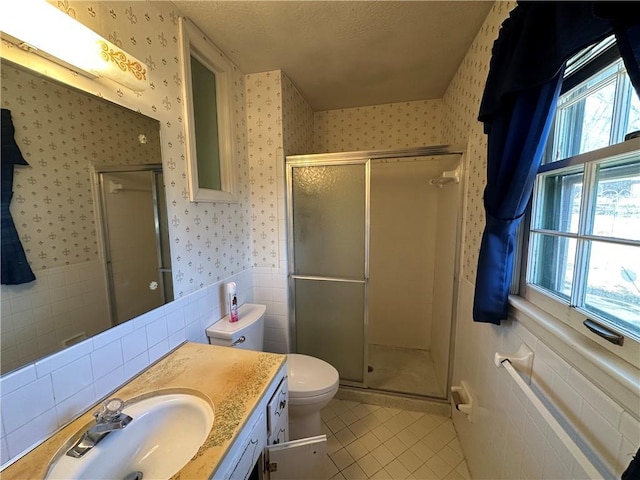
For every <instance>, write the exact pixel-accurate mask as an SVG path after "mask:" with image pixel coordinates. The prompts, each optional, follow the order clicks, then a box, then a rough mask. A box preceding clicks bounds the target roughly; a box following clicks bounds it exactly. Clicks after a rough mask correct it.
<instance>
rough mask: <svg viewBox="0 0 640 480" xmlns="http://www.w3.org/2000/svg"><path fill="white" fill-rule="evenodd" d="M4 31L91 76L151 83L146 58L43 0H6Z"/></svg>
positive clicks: (138, 85)
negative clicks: (138, 55) (129, 50)
mask: <svg viewBox="0 0 640 480" xmlns="http://www.w3.org/2000/svg"><path fill="white" fill-rule="evenodd" d="M0 31H2V32H4V33H6V34H7V35H8V36H9V38H7V40H8V41H11V42H12V43H17V45H18V46H20V47H21V48H25V49H27V50H29V51H32V52H33V53H36V54H40V55H42V56H45V57H47V58H49V57H52V58H50V59H52V60H54V61H56V60H59V61H60V62H61V63H62V64H63V65H65V66H67V67H69V66H71V67H72V68H73V69H74V70H78V71H79V73H83V74H85V75H87V76H90V77H104V78H108V79H110V80H113V81H114V82H118V83H119V84H121V85H124V86H126V87H128V88H130V89H131V90H135V91H142V90H144V89H146V88H147V86H148V85H149V80H148V78H147V71H148V67H147V66H146V65H145V64H144V63H143V62H141V61H140V60H138V59H136V58H135V57H133V56H131V55H129V54H128V53H126V52H124V51H123V50H122V49H121V48H120V47H118V46H116V45H114V44H113V43H111V42H109V41H108V40H105V39H104V38H102V37H101V36H100V35H98V34H97V33H95V32H94V31H93V30H91V29H89V28H87V27H85V26H84V25H83V24H81V23H80V22H78V21H77V20H74V19H73V18H71V17H70V16H68V15H67V14H65V13H64V12H62V11H60V10H58V9H57V8H56V7H54V6H53V5H50V4H49V3H46V2H45V1H43V0H9V1H3V2H2V15H1V16H0ZM11 37H13V38H11ZM16 40H17V42H16Z"/></svg>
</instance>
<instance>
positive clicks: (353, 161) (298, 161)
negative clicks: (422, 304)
mask: <svg viewBox="0 0 640 480" xmlns="http://www.w3.org/2000/svg"><path fill="white" fill-rule="evenodd" d="M313 156H314V157H316V158H314V159H312V160H308V159H307V158H300V157H308V156H306V155H305V156H287V157H286V162H285V166H286V181H287V238H288V239H289V240H290V241H288V242H287V249H288V252H287V256H288V262H287V263H288V267H289V272H288V282H289V311H290V312H291V322H290V332H289V335H290V336H289V338H290V339H291V346H292V348H293V350H294V351H297V336H296V309H295V298H296V293H295V292H296V287H295V281H296V280H311V281H329V282H347V283H361V284H364V319H363V324H362V328H363V342H364V344H363V356H364V358H363V371H362V382H355V381H351V380H344V379H340V384H341V385H349V386H355V387H366V383H365V377H366V373H367V358H368V351H367V350H368V342H367V338H368V329H369V226H370V221H369V204H370V201H369V200H370V198H369V197H370V185H369V180H370V177H371V161H370V159H369V158H367V157H357V158H353V157H349V156H343V157H342V158H336V159H333V158H324V159H322V158H317V157H318V156H315V155H313ZM323 156H325V155H323ZM325 157H326V156H325ZM342 165H364V169H365V174H364V175H365V188H364V192H365V193H364V195H365V198H364V202H365V209H364V216H365V218H364V231H365V238H364V258H363V263H364V275H363V279H349V278H335V277H322V276H310V275H297V274H296V273H295V254H294V242H293V191H292V190H293V169H294V168H299V167H321V166H324V167H336V166H342Z"/></svg>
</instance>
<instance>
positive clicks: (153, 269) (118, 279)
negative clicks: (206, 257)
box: [94, 164, 173, 326]
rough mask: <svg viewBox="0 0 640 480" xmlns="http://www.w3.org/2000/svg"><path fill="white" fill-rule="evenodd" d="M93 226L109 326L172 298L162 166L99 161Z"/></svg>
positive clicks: (96, 170)
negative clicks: (96, 216) (97, 235)
mask: <svg viewBox="0 0 640 480" xmlns="http://www.w3.org/2000/svg"><path fill="white" fill-rule="evenodd" d="M94 175H95V178H96V183H97V185H98V192H97V193H98V195H97V202H98V206H99V208H98V211H99V219H100V222H99V230H100V233H101V240H102V245H103V255H102V257H103V260H104V266H105V272H106V275H107V289H108V295H107V296H108V299H109V310H110V313H111V323H112V325H114V326H115V325H118V324H120V323H122V322H124V321H126V320H129V319H131V318H134V317H137V316H139V315H141V314H143V313H145V312H148V311H150V310H153V309H154V308H157V307H159V306H161V305H164V304H165V303H167V302H169V301H171V300H173V284H172V281H171V256H170V253H169V233H168V221H167V211H166V204H165V201H164V198H165V191H164V189H165V185H164V177H163V174H162V165H155V164H151V165H126V166H124V165H121V166H101V167H98V168H96V169H95V171H94Z"/></svg>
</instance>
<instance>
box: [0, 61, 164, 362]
mask: <svg viewBox="0 0 640 480" xmlns="http://www.w3.org/2000/svg"><path fill="white" fill-rule="evenodd" d="M2 109H3V117H2V119H3V122H4V121H5V118H6V117H5V115H6V114H7V111H8V112H10V114H7V115H10V118H11V122H12V123H13V126H14V128H15V133H14V135H13V136H14V138H15V141H16V143H17V145H18V147H19V149H20V151H21V153H22V155H23V157H24V159H25V160H26V161H27V162H28V165H15V166H13V197H12V198H11V200H10V205H9V207H10V212H11V217H12V218H13V221H14V224H15V227H16V231H17V237H18V239H19V242H20V244H21V245H22V247H23V249H24V252H25V254H26V257H27V260H28V263H29V267H30V269H31V270H32V272H33V274H34V275H35V280H33V281H30V282H26V283H20V284H3V285H2V287H1V290H2V292H1V293H2V298H1V301H2V303H1V308H2V321H1V322H0V325H1V329H2V331H1V342H2V343H1V345H0V347H1V356H2V357H1V358H2V362H1V367H2V373H6V372H8V371H11V370H14V369H16V368H18V367H21V366H23V365H26V364H28V363H30V362H33V361H35V360H37V359H39V358H42V357H44V356H47V355H49V354H51V353H54V352H56V351H59V350H61V349H63V348H65V347H68V346H71V345H73V344H75V343H77V342H79V341H82V340H84V339H85V338H88V337H91V336H93V335H96V334H98V333H101V332H103V331H105V330H106V329H108V328H110V327H114V326H116V325H118V324H120V323H122V322H124V321H127V320H129V319H131V318H134V317H137V316H139V315H141V314H143V313H145V312H147V311H149V310H152V309H154V308H156V307H159V306H160V305H163V304H164V303H166V302H169V301H171V300H173V284H172V279H171V260H170V253H169V246H168V232H167V212H166V204H165V192H164V182H163V175H162V159H161V151H160V124H159V122H158V121H157V120H155V119H152V118H149V117H146V116H144V115H142V114H140V113H136V112H133V111H131V110H128V109H126V108H124V107H121V106H119V105H116V104H114V103H111V102H108V101H106V100H104V99H102V98H98V97H96V96H93V95H90V94H88V93H86V92H83V91H80V90H76V89H75V88H73V87H70V86H69V85H65V84H63V83H59V82H57V81H55V80H52V79H49V78H47V77H44V76H42V75H40V74H38V73H35V72H33V71H31V70H28V69H26V68H24V67H22V66H20V65H18V64H15V63H13V62H9V61H7V60H6V59H2ZM4 136H5V125H4V123H3V139H2V140H3V144H4V142H5V137H4ZM3 152H4V150H3ZM3 163H4V158H3ZM3 168H4V167H3ZM3 171H4V170H3ZM4 188H5V184H4V183H3V189H4ZM8 188H11V186H9V187H8ZM4 198H5V195H4V194H3V202H4V201H5V200H4ZM3 208H4V206H3ZM3 215H4V213H3ZM3 222H4V217H3ZM3 225H4V223H3ZM4 233H5V232H4V229H3V235H4ZM4 245H5V242H4V239H3V250H2V252H1V254H2V255H3V261H5V260H7V261H10V260H11V259H12V258H11V252H7V251H5V250H4ZM3 282H4V279H3Z"/></svg>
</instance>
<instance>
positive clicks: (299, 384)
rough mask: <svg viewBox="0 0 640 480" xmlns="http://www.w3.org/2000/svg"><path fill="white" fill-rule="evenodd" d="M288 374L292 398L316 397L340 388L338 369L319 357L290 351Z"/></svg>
mask: <svg viewBox="0 0 640 480" xmlns="http://www.w3.org/2000/svg"><path fill="white" fill-rule="evenodd" d="M287 374H288V377H289V378H288V384H289V397H292V398H308V397H316V396H319V395H323V394H325V393H328V392H331V391H332V390H337V388H338V381H339V375H338V371H337V370H336V369H335V368H334V367H333V366H332V365H330V364H328V363H327V362H325V361H323V360H320V359H319V358H315V357H310V356H308V355H301V354H298V353H289V354H288V358H287ZM334 393H335V392H334Z"/></svg>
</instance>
